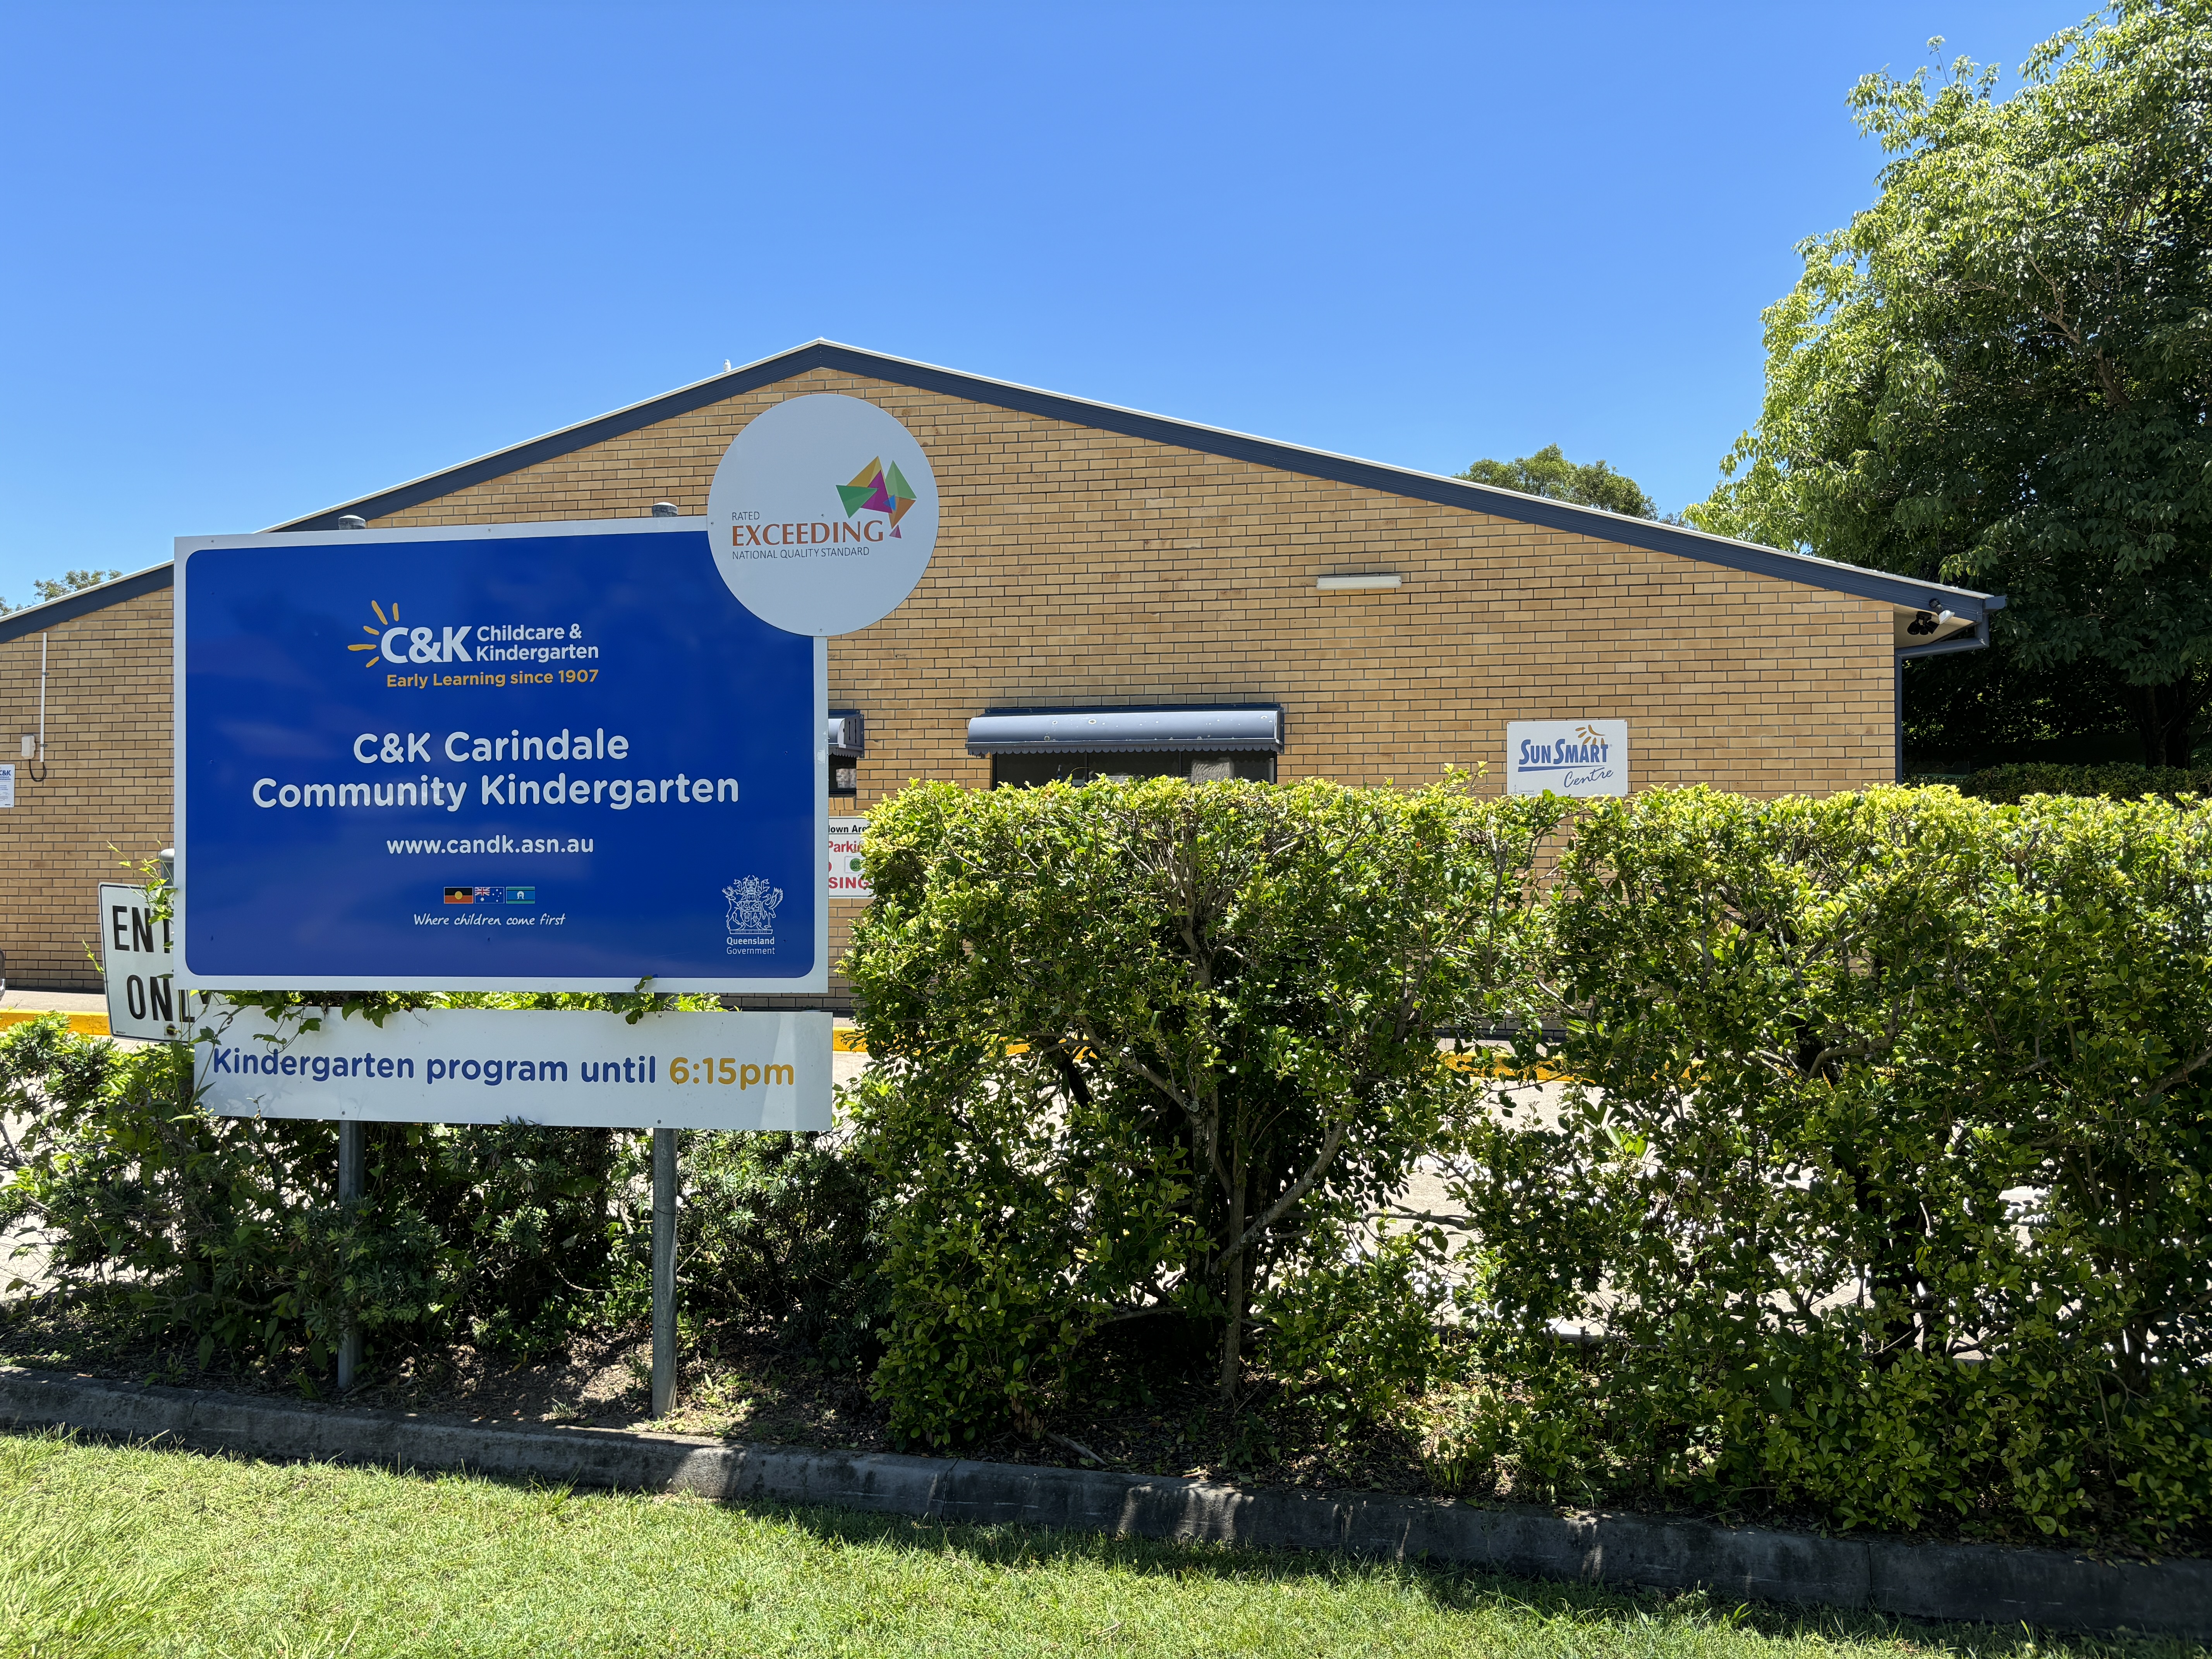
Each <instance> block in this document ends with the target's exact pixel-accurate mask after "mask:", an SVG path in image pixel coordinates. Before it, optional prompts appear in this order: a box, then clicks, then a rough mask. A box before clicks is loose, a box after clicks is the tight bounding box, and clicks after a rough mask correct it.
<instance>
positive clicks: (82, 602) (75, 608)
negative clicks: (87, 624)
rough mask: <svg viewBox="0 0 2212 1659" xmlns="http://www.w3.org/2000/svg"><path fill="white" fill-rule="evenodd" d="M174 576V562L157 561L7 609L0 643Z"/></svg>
mask: <svg viewBox="0 0 2212 1659" xmlns="http://www.w3.org/2000/svg"><path fill="white" fill-rule="evenodd" d="M176 579H177V572H176V567H175V566H174V565H172V564H157V565H155V566H154V567H153V568H151V569H150V570H141V571H138V572H137V573H135V574H131V575H128V576H124V577H120V578H118V580H114V581H112V582H102V583H100V586H97V587H88V588H85V589H84V590H82V592H76V593H64V595H62V597H61V598H60V599H48V600H46V602H45V603H44V604H43V605H26V606H24V607H23V609H21V611H9V613H8V614H7V615H6V616H4V617H0V645H5V644H6V643H7V642H8V641H10V640H20V639H21V638H22V637H23V636H24V635H26V634H43V633H45V632H46V630H47V629H51V628H59V627H60V626H61V625H62V624H63V623H67V622H75V621H76V619H77V618H78V617H83V616H89V615H90V614H91V613H92V612H93V611H105V610H106V609H107V607H108V606H109V605H121V604H122V603H123V602H124V601H125V599H137V598H138V596H139V595H140V594H142V593H157V592H160V591H161V589H163V588H165V587H167V586H170V585H171V584H172V583H173V582H174V581H175V580H176Z"/></svg>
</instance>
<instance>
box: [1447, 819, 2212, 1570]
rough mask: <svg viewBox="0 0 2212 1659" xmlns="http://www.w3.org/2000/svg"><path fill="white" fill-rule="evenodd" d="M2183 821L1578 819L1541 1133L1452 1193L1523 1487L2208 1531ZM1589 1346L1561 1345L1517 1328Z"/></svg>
mask: <svg viewBox="0 0 2212 1659" xmlns="http://www.w3.org/2000/svg"><path fill="white" fill-rule="evenodd" d="M2208 875H2212V811H2209V810H2207V809H2204V808H2189V809H2178V808H2176V807H2174V806H2172V805H2167V804H2166V803H2165V802H2162V801H2140V802H2126V803H2119V802H2111V801H2104V800H2095V799H2065V798H2059V797H2052V796H2043V797H2038V798H2036V799H2031V800H2029V801H2028V802H2027V803H2025V804H2024V805H2020V806H2017V807H2000V806H1994V805H1988V804H1986V803H1983V802H1979V801H1973V800H1968V799H1962V798H1961V797H1960V796H1957V795H1955V794H1953V793H1949V792H1948V791H1936V790H1916V789H1881V790H1875V791H1871V792H1869V793H1866V794H1864V795H1856V796H1854V795H1843V796H1838V797H1835V798H1833V799H1829V800H1825V801H1808V800H1804V799H1786V800H1779V801H1774V802H1769V803H1759V802H1753V801H1747V800H1743V799H1737V798H1733V797H1729V796H1722V795H1714V794H1708V793H1703V792H1695V791H1692V792H1688V793H1654V794H1648V795H1644V796H1640V797H1638V798H1636V799H1633V800H1630V801H1626V802H1620V803H1610V804H1607V805H1602V806H1600V807H1597V808H1596V809H1595V810H1593V811H1589V813H1587V814H1586V815H1585V816H1584V817H1583V819H1582V820H1581V822H1580V823H1579V824H1578V825H1577V832H1576V836H1575V838H1574V842H1573V844H1572V845H1571V848H1570V849H1569V851H1568V853H1567V855H1566V858H1565V862H1564V863H1563V865H1562V866H1561V868H1560V871H1559V885H1558V888H1557V891H1556V895H1555V896H1554V898H1553V902H1552V903H1551V905H1550V907H1549V910H1548V914H1549V916H1550V920H1551V922H1552V928H1551V932H1550V934H1549V937H1548V939H1547V947H1546V948H1547V951H1548V953H1549V961H1548V969H1549V971H1550V972H1551V973H1553V975H1556V981H1555V982H1556V983H1557V985H1558V987H1559V991H1560V993H1561V999H1562V1004H1563V1007H1562V1012H1564V1013H1565V1015H1567V1017H1568V1018H1570V1020H1571V1025H1570V1030H1569V1036H1568V1038H1567V1042H1566V1056H1565V1057H1566V1060H1567V1064H1568V1066H1569V1069H1570V1070H1571V1072H1572V1073H1574V1074H1575V1075H1576V1076H1577V1077H1578V1078H1580V1079H1584V1080H1585V1081H1584V1082H1583V1083H1581V1084H1577V1085H1574V1086H1573V1087H1571V1089H1570V1090H1569V1091H1568V1098H1567V1102H1566V1105H1565V1112H1564V1115H1563V1116H1562V1117H1561V1119H1560V1120H1559V1121H1558V1122H1557V1123H1556V1124H1551V1123H1543V1122H1531V1121H1528V1120H1527V1118H1526V1116H1525V1115H1517V1116H1490V1117H1486V1118H1483V1119H1481V1120H1479V1121H1476V1122H1475V1123H1474V1125H1473V1126H1472V1127H1471V1132H1470V1133H1469V1135H1468V1139H1467V1142H1466V1146H1465V1149H1464V1158H1465V1164H1464V1166H1463V1171H1462V1180H1461V1182H1460V1183H1459V1188H1460V1194H1461V1196H1462V1199H1463V1200H1464V1201H1465V1202H1466V1204H1467V1206H1468V1212H1469V1214H1470V1216H1471V1217H1472V1218H1473V1221H1474V1228H1475V1236H1476V1238H1477V1241H1478V1242H1477V1245H1476V1247H1475V1248H1476V1251H1477V1259H1478V1261H1479V1263H1480V1270H1481V1274H1482V1278H1481V1284H1480V1308H1479V1310H1478V1316H1477V1317H1476V1318H1475V1319H1474V1322H1473V1325H1472V1329H1473V1331H1474V1336H1475V1339H1476V1342H1477V1346H1478V1347H1479V1349H1480V1369H1481V1370H1483V1371H1484V1372H1486V1374H1488V1375H1491V1376H1496V1377H1498V1378H1501V1379H1505V1380H1506V1386H1505V1388H1504V1390H1503V1391H1502V1392H1500V1393H1499V1394H1498V1395H1497V1396H1496V1398H1495V1399H1494V1400H1493V1401H1492V1405H1491V1408H1490V1410H1489V1411H1488V1413H1486V1419H1485V1421H1484V1422H1483V1423H1482V1424H1481V1425H1480V1427H1479V1429H1478V1431H1476V1432H1475V1433H1474V1435H1472V1436H1471V1437H1470V1440H1469V1450H1470V1453H1471V1454H1472V1455H1474V1457H1475V1459H1476V1461H1478V1462H1479V1461H1480V1459H1481V1458H1483V1457H1495V1456H1499V1455H1505V1456H1510V1458H1511V1459H1512V1460H1513V1466H1514V1468H1515V1471H1516V1474H1517V1476H1518V1478H1519V1480H1520V1482H1521V1484H1522V1486H1524V1487H1533V1488H1535V1489H1539V1490H1543V1491H1551V1492H1560V1493H1576V1494H1580V1493H1583V1492H1605V1491H1613V1490H1622V1489H1626V1490H1634V1491H1641V1492H1655V1491H1656V1492H1659V1493H1661V1494H1662V1495H1666V1496H1670V1497H1680V1498H1689V1499H1692V1500H1698V1501H1702V1502H1705V1503H1708V1504H1723V1505H1731V1506H1757V1507H1781V1508H1784V1509H1794V1510H1809V1511H1811V1512H1813V1513H1814V1514H1817V1515H1819V1516H1821V1517H1823V1518H1825V1519H1826V1520H1829V1521H1831V1522H1834V1523H1837V1524H1840V1525H1844V1526H1880V1527H1886V1528H1905V1529H1909V1528H1917V1527H1922V1526H1925V1525H1929V1524H1942V1523H1947V1522H1948V1523H1950V1524H1965V1525H1967V1526H1969V1527H1971V1528H1975V1529H1978V1530H1990V1531H1995V1532H1998V1533H2001V1534H2023V1533H2025V1534H2028V1535H2036V1534H2042V1535H2048V1536H2055V1537H2060V1538H2072V1537H2080V1536H2084V1535H2099V1534H2108V1533H2112V1532H2119V1533H2124V1534H2130V1535H2132V1536H2134V1537H2135V1538H2136V1539H2137V1540H2138V1541H2143V1542H2148V1543H2160V1542H2164V1541H2171V1540H2172V1539H2173V1538H2175V1537H2178V1536H2184V1535H2189V1536H2202V1534H2203V1530H2204V1527H2205V1518H2206V1516H2207V1514H2208V1512H2209V1508H2212V1413H2208V1403H2212V1394H2208V1385H2207V1372H2206V1363H2207V1360H2208V1359H2209V1358H2212V1187H2208V1182H2207V1176H2208V1173H2212V1088H2208V1081H2212V1070H2209V1069H2208V1068H2209V1067H2212V883H2209V882H2208ZM1593 1314H1595V1316H1596V1317H1597V1319H1598V1320H1599V1322H1601V1325H1602V1328H1603V1329H1604V1331H1605V1333H1606V1338H1607V1340H1604V1341H1603V1342H1601V1343H1600V1344H1598V1345H1597V1346H1595V1348H1591V1349H1584V1350H1563V1349H1562V1348H1561V1346H1559V1344H1558V1343H1557V1342H1556V1341H1554V1340H1552V1337H1551V1334H1550V1324H1551V1322H1553V1321H1557V1320H1563V1319H1565V1320H1579V1319H1585V1318H1589V1317H1590V1316H1592V1315H1593Z"/></svg>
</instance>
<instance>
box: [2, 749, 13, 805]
mask: <svg viewBox="0 0 2212 1659" xmlns="http://www.w3.org/2000/svg"><path fill="white" fill-rule="evenodd" d="M13 805H15V762H13V761H8V762H5V763H0V809H4V808H7V807H10V806H13Z"/></svg>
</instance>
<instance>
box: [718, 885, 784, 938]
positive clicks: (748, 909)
mask: <svg viewBox="0 0 2212 1659" xmlns="http://www.w3.org/2000/svg"><path fill="white" fill-rule="evenodd" d="M722 896H723V898H725V899H726V900H727V901H728V902H729V906H730V913H729V915H728V916H727V917H726V918H725V921H726V923H727V925H728V927H729V930H730V932H732V933H774V932H775V907H776V906H777V905H779V904H781V903H782V902H783V889H782V888H781V887H771V886H769V884H768V883H766V882H765V881H763V880H762V879H761V878H759V877H758V876H745V877H742V878H739V879H738V880H736V881H733V882H732V883H731V884H729V885H728V886H727V887H725V888H724V889H723V890H722Z"/></svg>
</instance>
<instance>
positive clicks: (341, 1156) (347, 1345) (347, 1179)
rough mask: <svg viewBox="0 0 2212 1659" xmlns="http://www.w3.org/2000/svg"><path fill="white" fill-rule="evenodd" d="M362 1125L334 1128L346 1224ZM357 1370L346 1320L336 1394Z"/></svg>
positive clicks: (356, 1181) (354, 1193)
mask: <svg viewBox="0 0 2212 1659" xmlns="http://www.w3.org/2000/svg"><path fill="white" fill-rule="evenodd" d="M362 1150H363V1148H362V1123H361V1120H360V1119H359V1118H349V1119H347V1120H346V1121H344V1122H343V1123H341V1124H339V1125H338V1212H339V1213H340V1214H341V1215H343V1216H344V1217H345V1218H346V1219H348V1220H349V1221H350V1220H351V1219H352V1218H353V1215H354V1212H355V1211H356V1210H357V1209H359V1208H360V1207H361V1184H362V1167H361V1166H362ZM360 1368H361V1326H360V1325H359V1324H358V1323H356V1322H355V1321H353V1320H350V1319H349V1320H348V1321H346V1324H345V1329H344V1330H343V1331H342V1332H340V1333H339V1334H338V1392H339V1393H340V1394H343V1393H344V1392H345V1391H346V1390H347V1389H350V1388H351V1387H353V1374H354V1372H355V1371H356V1370H359V1369H360Z"/></svg>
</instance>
